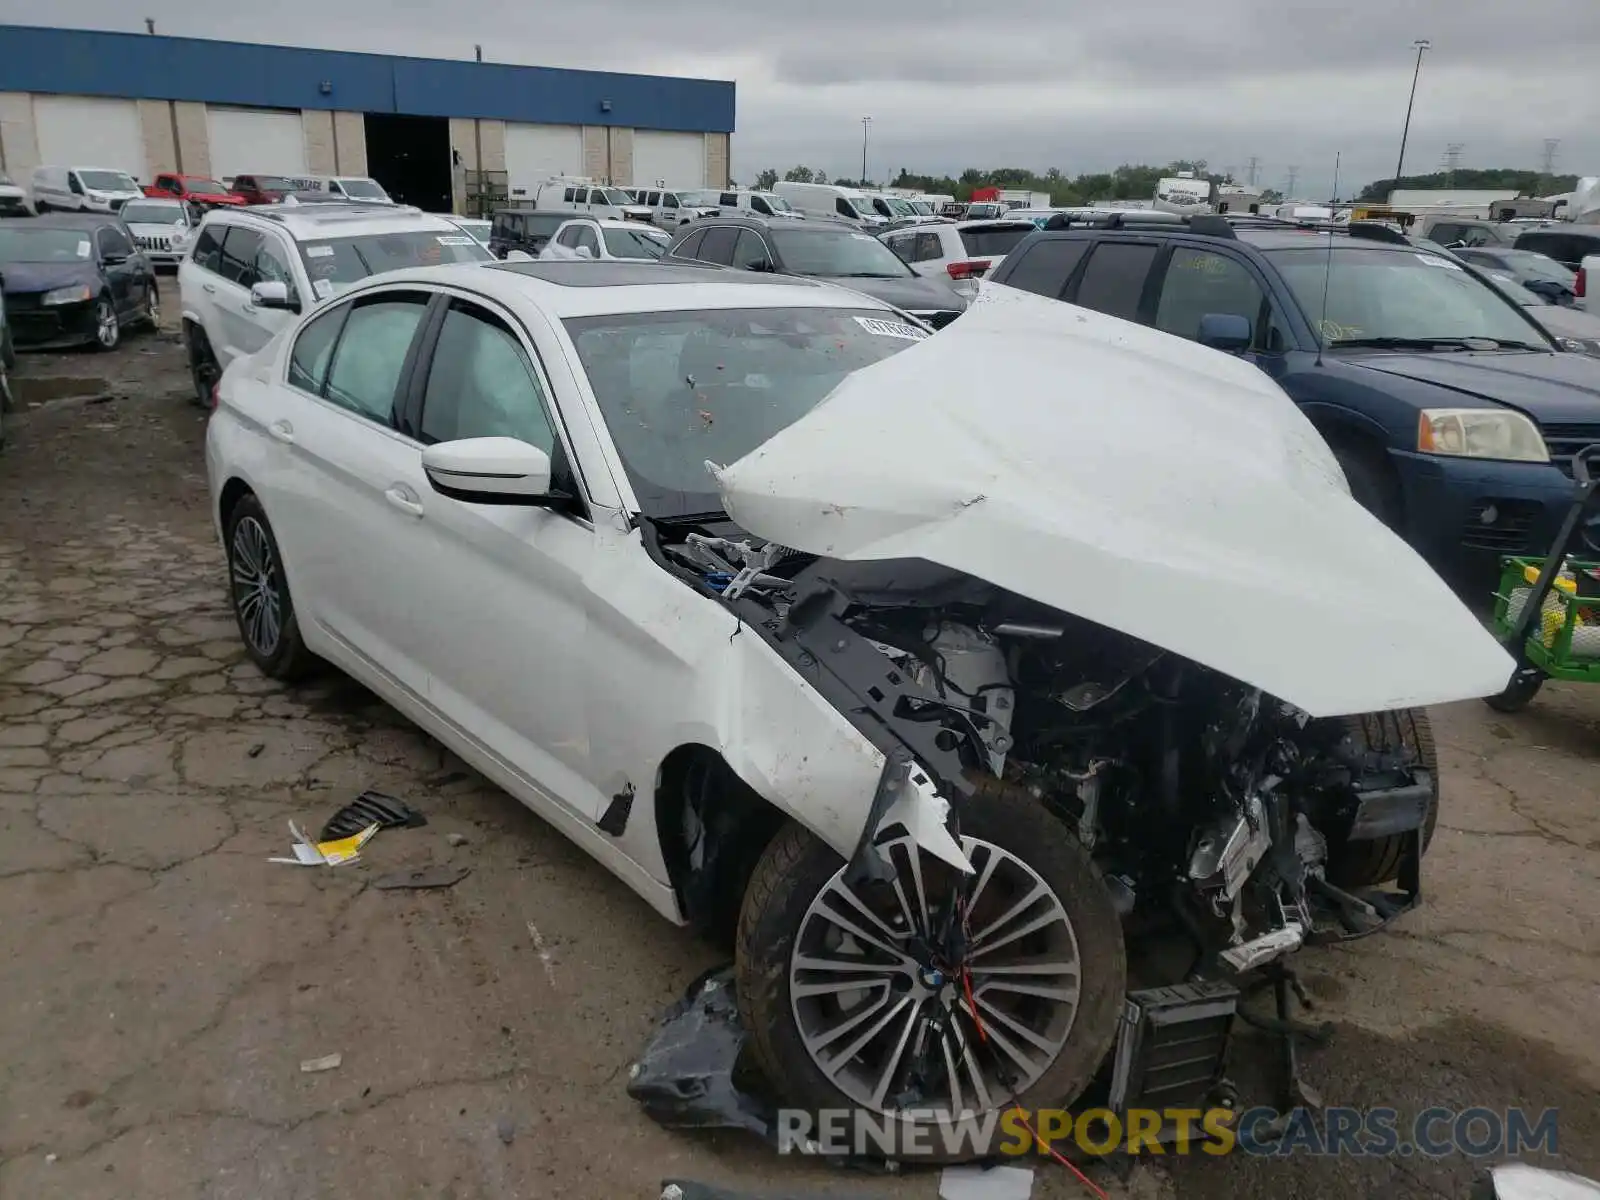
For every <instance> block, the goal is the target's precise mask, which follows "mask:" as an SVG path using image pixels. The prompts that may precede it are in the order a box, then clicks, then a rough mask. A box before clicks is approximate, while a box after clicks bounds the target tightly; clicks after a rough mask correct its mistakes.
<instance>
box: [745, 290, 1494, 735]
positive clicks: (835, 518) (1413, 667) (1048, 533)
mask: <svg viewBox="0 0 1600 1200" xmlns="http://www.w3.org/2000/svg"><path fill="white" fill-rule="evenodd" d="M716 476H717V480H718V484H719V487H720V489H721V492H722V497H723V501H724V503H725V505H726V507H727V511H728V513H729V514H730V516H732V517H733V519H734V520H735V521H736V522H738V524H739V525H740V526H741V527H743V528H745V529H747V530H749V531H750V532H752V533H754V534H756V535H758V536H760V537H764V538H768V539H770V540H773V541H777V542H781V543H782V544H784V545H786V546H791V547H794V548H795V549H797V550H804V551H807V552H809V553H812V554H817V555H821V556H824V557H830V558H839V559H848V560H852V561H867V560H886V559H905V558H922V559H927V560H929V561H931V562H935V563H939V564H941V565H943V566H946V567H949V568H952V569H954V570H958V571H963V572H966V573H968V574H970V575H974V576H977V577H978V578H980V579H984V580H987V581H988V582H990V583H993V584H995V585H997V586H999V587H1002V588H1006V589H1008V590H1010V591H1012V592H1016V593H1018V594H1020V595H1023V596H1027V597H1029V598H1031V599H1033V600H1037V601H1039V602H1040V603H1043V604H1047V605H1050V606H1051V607H1053V608H1057V609H1060V610H1062V611H1065V612H1068V613H1072V614H1074V615H1077V616H1080V617H1085V618H1088V619H1089V620H1092V621H1097V622H1099V623H1101V624H1103V625H1107V626H1109V627H1111V628H1113V629H1118V630H1121V631H1122V632H1124V633H1128V634H1131V635H1133V636H1135V637H1139V638H1143V639H1144V640H1146V641H1149V642H1151V643H1153V644H1155V645H1157V646H1161V647H1163V648H1165V649H1167V650H1170V651H1172V652H1174V653H1177V654H1181V655H1184V656H1186V657H1188V658H1191V659H1193V660H1195V661H1196V662H1199V663H1202V664H1204V665H1206V666H1208V667H1211V668H1213V669H1215V670H1218V671H1221V672H1223V673H1224V674H1227V675H1231V676H1233V677H1235V678H1237V679H1240V680H1242V681H1244V682H1246V683H1249V684H1251V685H1253V686H1255V687H1259V688H1261V689H1263V690H1264V691H1266V692H1269V693H1271V694H1272V695H1275V696H1277V697H1279V698H1281V699H1283V700H1286V701H1288V702H1289V703H1291V704H1294V705H1296V706H1297V707H1299V708H1301V709H1304V710H1305V711H1306V712H1308V713H1310V714H1311V715H1312V716H1334V715H1340V714H1345V713H1355V712H1366V711H1373V710H1381V709H1390V708H1404V707H1409V706H1411V705H1422V704H1435V703H1443V702H1446V701H1452V700H1461V699H1467V698H1470V697H1477V696H1483V695H1488V694H1491V693H1494V692H1498V691H1499V690H1501V689H1502V688H1503V687H1504V686H1505V684H1506V681H1507V680H1508V679H1509V677H1510V675H1511V670H1512V662H1511V658H1510V656H1509V655H1507V654H1506V653H1505V651H1504V650H1503V649H1501V647H1500V646H1499V645H1498V643H1496V642H1495V641H1494V639H1493V638H1492V637H1490V636H1489V634H1488V633H1487V632H1485V630H1484V629H1483V627H1482V626H1481V625H1480V624H1479V623H1478V621H1477V620H1476V619H1475V618H1474V617H1473V616H1472V615H1471V613H1469V612H1468V611H1467V609H1466V608H1465V607H1464V606H1463V605H1462V604H1461V602H1460V601H1459V600H1458V599H1457V598H1456V597H1455V595H1454V594H1453V593H1452V592H1451V591H1450V590H1449V588H1448V587H1446V585H1445V584H1444V582H1443V581H1442V580H1440V579H1439V577H1438V576H1437V575H1435V574H1434V572H1433V570H1432V569H1431V568H1430V567H1429V566H1428V565H1427V564H1426V563H1425V562H1423V561H1422V559H1421V558H1420V557H1418V555H1417V554H1416V553H1415V552H1414V551H1413V550H1412V549H1411V548H1410V547H1409V546H1407V545H1406V544H1405V543H1404V542H1403V541H1401V540H1400V539H1399V538H1398V537H1397V536H1396V535H1395V534H1393V533H1392V532H1390V531H1389V530H1388V529H1387V528H1386V527H1385V526H1383V525H1382V524H1381V523H1380V522H1379V521H1378V520H1377V519H1375V518H1374V517H1372V516H1371V515H1370V514H1369V513H1367V512H1366V510H1365V509H1363V508H1362V507H1361V506H1360V505H1359V504H1357V503H1356V502H1355V501H1354V500H1353V499H1351V497H1350V492H1349V488H1348V485H1347V484H1346V483H1345V480H1344V476H1343V473H1342V472H1341V471H1340V469H1339V466H1338V463H1337V461H1336V460H1335V459H1334V457H1333V455H1332V453H1331V452H1330V451H1329V449H1328V447H1327V445H1326V443H1325V442H1324V441H1323V440H1322V438H1321V436H1320V435H1319V434H1318V433H1317V432H1316V430H1315V429H1313V428H1312V426H1311V424H1310V422H1309V421H1307V420H1306V418H1305V416H1304V415H1303V414H1302V413H1301V412H1300V411H1299V409H1298V408H1296V407H1295V405H1294V403H1293V402H1292V401H1291V400H1290V399H1289V398H1288V396H1287V395H1285V394H1284V392H1283V391H1282V390H1281V389H1280V388H1279V387H1278V386H1277V385H1276V384H1274V383H1273V382H1272V381H1271V380H1269V379H1268V378H1267V376H1266V375H1265V374H1264V373H1262V372H1261V371H1260V370H1259V369H1257V368H1256V367H1255V366H1254V365H1252V364H1250V363H1248V362H1246V361H1244V360H1242V359H1238V358H1234V357H1231V356H1229V355H1225V354H1221V353H1218V352H1216V351H1213V350H1208V349H1206V348H1204V347H1201V346H1198V345H1195V344H1194V343H1191V342H1187V341H1184V340H1183V339H1180V338H1176V337H1171V336H1168V335H1166V334H1162V333H1158V332H1156V331H1154V330H1150V329H1146V328H1143V327H1141V326H1138V325H1134V324H1131V323H1129V322H1126V321H1119V320H1116V319H1114V318H1111V317H1106V316H1102V315H1101V314H1098V313H1094V312H1091V311H1089V310H1086V309H1081V308H1078V307H1075V306H1073V305H1069V304H1062V303H1059V302H1057V301H1053V300H1045V299H1042V298H1040V297H1037V296H1033V295H1030V294H1028V293H1024V292H1019V291H1016V290H1014V289H1011V288H1005V287H998V286H995V285H992V284H987V285H984V286H983V288H982V290H981V291H980V294H979V296H978V298H977V300H976V301H975V302H974V304H973V306H972V307H971V308H970V309H969V310H968V311H967V314H966V315H965V316H963V317H962V318H961V319H960V320H958V321H956V322H955V323H954V324H952V325H951V326H950V327H949V328H948V329H946V330H944V331H943V332H941V333H939V334H938V335H937V336H935V337H932V338H929V339H927V340H925V341H922V342H918V343H917V344H915V345H913V346H911V347H909V348H908V349H906V350H904V351H902V352H901V353H899V354H896V355H894V356H892V357H890V358H887V359H885V360H883V361H881V362H879V363H875V364H874V365H872V366H870V367H868V368H866V369H864V370H862V371H858V372H856V373H855V374H853V375H851V376H849V377H848V378H847V379H845V380H844V382H843V383H841V384H840V385H839V387H838V388H836V389H835V390H834V392H833V393H832V394H831V395H829V396H828V398H827V399H826V400H824V401H823V402H822V403H821V404H820V405H818V406H817V407H816V408H815V409H814V410H812V411H811V412H810V413H809V414H807V415H806V416H805V417H803V418H801V419H800V420H799V421H797V422H795V424H793V425H791V426H790V427H788V428H787V429H785V430H783V431H782V432H781V433H779V434H778V435H777V436H775V437H773V438H772V439H771V440H769V441H767V442H766V443H764V444H763V445H762V446H760V447H758V448H757V449H755V450H754V451H752V452H751V453H749V454H747V455H746V456H745V457H744V458H742V459H740V460H739V461H737V462H735V463H732V464H730V465H728V466H726V467H724V468H721V469H719V470H717V471H716Z"/></svg>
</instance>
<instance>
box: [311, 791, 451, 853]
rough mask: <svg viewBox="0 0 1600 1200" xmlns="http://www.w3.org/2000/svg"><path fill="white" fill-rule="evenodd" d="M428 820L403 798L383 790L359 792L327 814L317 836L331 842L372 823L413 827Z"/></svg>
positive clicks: (381, 826) (392, 827)
mask: <svg viewBox="0 0 1600 1200" xmlns="http://www.w3.org/2000/svg"><path fill="white" fill-rule="evenodd" d="M427 823H428V818H427V817H425V816H423V815H422V814H421V813H419V812H418V811H417V810H416V809H414V808H412V807H411V806H410V805H408V804H407V803H406V802H405V801H404V800H400V799H397V798H396V797H394V796H389V795H386V794H384V793H383V792H362V793H361V795H359V796H357V797H356V798H355V799H354V800H352V801H350V803H349V804H346V805H345V806H344V807H343V808H341V809H340V810H339V811H338V812H336V813H334V814H333V816H331V817H329V818H328V823H327V824H326V825H324V826H323V827H322V833H321V834H320V835H318V837H317V840H318V841H319V842H333V841H337V840H338V839H340V838H347V837H354V836H355V835H356V834H358V833H360V832H361V831H362V830H363V829H366V828H368V827H369V826H372V825H376V826H378V827H379V828H380V829H416V828H418V827H420V826H422V825H426V824H427Z"/></svg>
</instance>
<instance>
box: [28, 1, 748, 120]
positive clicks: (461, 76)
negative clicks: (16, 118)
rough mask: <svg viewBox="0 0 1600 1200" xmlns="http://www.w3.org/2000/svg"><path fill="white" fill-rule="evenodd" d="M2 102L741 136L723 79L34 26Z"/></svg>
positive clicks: (728, 85)
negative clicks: (107, 102) (104, 101)
mask: <svg viewBox="0 0 1600 1200" xmlns="http://www.w3.org/2000/svg"><path fill="white" fill-rule="evenodd" d="M324 84H326V85H328V86H329V89H330V90H329V91H328V92H327V93H326V94H325V93H324V92H323V85H324ZM0 91H5V92H45V93H56V94H60V95H69V96H123V97H128V98H131V99H150V100H194V101H200V102H202V103H208V104H237V105H241V106H247V107H252V108H301V109H305V108H310V109H339V110H343V111H348V112H399V113H409V114H413V115H416V116H427V117H484V118H490V119H494V120H503V121H527V122H532V123H535V124H550V125H618V126H625V127H634V128H639V129H665V130H681V131H685V132H691V133H701V132H720V133H731V132H732V131H733V117H734V85H733V84H732V83H731V82H726V81H723V80H716V79H674V78H669V77H666V76H661V75H622V74H616V73H613V72H607V71H574V70H567V69H565V68H558V67H520V66H509V65H506V64H503V63H478V62H461V61H452V60H447V59H433V58H402V57H397V56H390V55H382V54H356V53H351V52H347V51H342V50H307V49H300V48H297V47H292V46H261V45H252V44H248V43H244V42H218V41H210V40H207V39H203V38H181V37H163V36H160V35H148V34H137V33H110V32H103V31H99V30H81V29H48V28H44V27H41V26H31V25H0ZM606 101H609V102H610V106H611V107H610V111H603V109H602V104H603V103H604V102H606Z"/></svg>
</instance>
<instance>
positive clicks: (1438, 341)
mask: <svg viewBox="0 0 1600 1200" xmlns="http://www.w3.org/2000/svg"><path fill="white" fill-rule="evenodd" d="M1078 220H1079V219H1078V218H1066V217H1056V218H1053V219H1052V221H1051V222H1050V224H1048V225H1047V226H1046V227H1045V228H1044V229H1042V230H1041V231H1039V232H1038V233H1034V234H1030V235H1029V236H1028V237H1027V238H1026V239H1025V240H1023V241H1022V242H1021V243H1020V244H1018V245H1017V247H1016V248H1015V249H1013V250H1012V251H1011V253H1009V254H1007V255H1006V257H1005V259H1004V260H1003V261H1002V262H1001V263H1000V265H999V267H998V268H997V269H996V270H995V271H993V272H992V273H991V275H990V276H989V279H990V280H991V281H992V282H993V283H1000V284H1006V285H1008V286H1010V287H1015V288H1021V289H1023V290H1025V291H1030V292H1035V293H1037V294H1039V295H1042V296H1049V297H1052V298H1055V299H1059V300H1066V301H1070V302H1072V303H1074V304H1081V305H1083V306H1084V307H1086V308H1092V309H1096V310H1098V311H1100V312H1104V313H1109V314H1110V315H1112V316H1116V317H1122V318H1124V319H1126V320H1130V321H1137V322H1139V323H1140V324H1143V325H1150V326H1154V327H1155V328H1157V329H1162V330H1165V331H1167V332H1168V333H1173V334H1177V335H1178V336H1180V337H1186V338H1190V339H1193V340H1198V341H1201V342H1203V343H1205V344H1208V345H1213V346H1215V347H1216V348H1217V349H1220V350H1227V351H1232V352H1235V353H1241V354H1246V355H1248V356H1249V357H1250V358H1252V359H1253V360H1254V361H1255V363H1256V364H1257V365H1258V366H1260V368H1261V369H1262V370H1263V371H1265V372H1266V373H1267V374H1268V375H1270V376H1271V377H1272V378H1273V379H1274V380H1276V381H1277V382H1278V384H1279V385H1280V386H1281V387H1282V388H1283V389H1284V391H1286V392H1287V393H1288V394H1289V396H1290V397H1291V398H1292V399H1293V400H1294V401H1295V402H1296V403H1297V404H1299V406H1300V408H1301V410H1302V411H1303V412H1305V414H1306V415H1307V416H1308V417H1309V418H1310V419H1311V421H1312V423H1313V424H1315V425H1316V426H1317V428H1318V429H1319V430H1320V431H1321V432H1322V435H1323V436H1324V437H1325V438H1326V439H1327V440H1328V443H1329V445H1330V446H1331V447H1332V448H1333V451H1334V453H1335V454H1336V455H1337V456H1338V458H1339V461H1340V463H1341V464H1342V465H1343V467H1344V471H1345V476H1346V478H1348V479H1349V481H1350V490H1351V492H1352V493H1353V494H1354V495H1355V497H1356V499H1357V500H1359V501H1360V502H1361V503H1362V504H1364V505H1365V506H1366V507H1367V508H1368V509H1370V510H1371V511H1372V512H1374V513H1376V514H1377V515H1378V516H1379V517H1380V518H1382V519H1383V520H1384V521H1385V522H1386V523H1387V524H1389V525H1390V527H1391V528H1393V529H1395V530H1397V531H1398V532H1400V533H1401V535H1402V536H1404V537H1405V538H1406V539H1407V540H1408V541H1409V542H1410V543H1411V544H1412V545H1413V546H1414V547H1416V549H1417V550H1418V551H1419V552H1420V553H1421V554H1422V555H1423V556H1424V557H1425V558H1426V559H1427V560H1428V561H1429V562H1430V563H1432V564H1433V566H1434V568H1435V569H1436V570H1437V571H1438V572H1439V573H1440V574H1441V575H1442V576H1444V577H1445V578H1446V579H1447V580H1449V581H1450V582H1451V583H1452V584H1454V585H1455V586H1456V587H1457V588H1458V589H1460V590H1462V592H1463V594H1467V595H1470V594H1473V593H1475V594H1476V596H1477V597H1483V596H1484V595H1485V594H1486V590H1487V589H1489V588H1491V587H1492V586H1493V583H1494V580H1495V567H1496V563H1497V561H1498V559H1499V557H1500V556H1501V555H1503V554H1521V553H1542V552H1543V551H1544V550H1545V549H1546V548H1547V547H1548V545H1549V543H1550V541H1551V540H1552V539H1553V538H1554V536H1555V533H1556V528H1557V525H1558V524H1559V522H1560V519H1561V517H1562V515H1563V513H1564V512H1565V511H1566V509H1567V508H1568V507H1569V505H1570V503H1571V498H1572V486H1573V485H1572V457H1573V455H1574V454H1575V453H1576V452H1578V451H1579V450H1581V449H1582V448H1584V447H1586V446H1589V445H1592V444H1594V443H1597V442H1600V359H1596V358H1593V357H1589V356H1587V355H1582V354H1573V353H1567V352H1564V351H1560V350H1558V349H1557V347H1556V346H1555V345H1554V343H1552V342H1551V341H1550V339H1549V338H1548V337H1547V336H1546V335H1545V333H1544V332H1543V331H1542V330H1541V329H1540V328H1539V327H1538V326H1537V325H1535V324H1534V323H1533V322H1532V321H1531V320H1529V319H1528V317H1527V316H1525V315H1524V313H1523V311H1522V310H1521V309H1520V308H1519V307H1518V306H1517V305H1515V304H1513V303H1511V302H1510V301H1509V300H1508V299H1507V298H1506V297H1505V296H1504V295H1502V294H1501V293H1500V291H1499V290H1498V289H1496V288H1494V287H1492V286H1490V285H1489V284H1487V283H1485V282H1484V281H1483V280H1482V279H1480V278H1479V277H1478V275H1477V274H1476V273H1475V272H1474V271H1473V270H1472V269H1471V268H1470V267H1467V266H1464V265H1463V264H1462V263H1461V262H1459V261H1458V260H1456V259H1454V258H1453V257H1451V256H1449V255H1447V254H1443V253H1438V252H1435V251H1432V250H1429V249H1427V248H1425V247H1422V246H1418V245H1416V244H1415V243H1412V242H1408V241H1407V239H1406V238H1405V237H1404V236H1403V235H1401V234H1399V233H1397V232H1392V231H1390V230H1388V229H1386V228H1383V227H1381V226H1362V225H1360V224H1359V223H1357V224H1353V225H1351V226H1350V227H1348V228H1344V227H1337V226H1333V227H1330V226H1317V227H1298V226H1295V225H1293V224H1290V223H1286V222H1278V221H1271V220H1267V219H1261V218H1246V219H1242V220H1238V221H1234V220H1230V219H1224V218H1222V217H1217V216H1202V217H1196V218H1190V219H1188V220H1187V221H1177V220H1172V219H1167V220H1162V219H1159V216H1158V215H1155V214H1152V215H1151V216H1148V217H1141V216H1138V215H1130V216H1124V215H1122V214H1115V215H1112V216H1109V217H1108V216H1103V215H1102V216H1099V217H1091V218H1088V219H1087V220H1088V223H1086V224H1079V223H1078ZM1595 465H1596V466H1597V467H1600V463H1596V464H1595ZM1589 519H1590V521H1591V523H1593V524H1595V525H1597V526H1600V516H1597V515H1594V514H1591V516H1590V518H1589ZM1591 532H1592V533H1593V534H1600V528H1597V529H1594V530H1592V531H1591ZM1374 586H1381V581H1374Z"/></svg>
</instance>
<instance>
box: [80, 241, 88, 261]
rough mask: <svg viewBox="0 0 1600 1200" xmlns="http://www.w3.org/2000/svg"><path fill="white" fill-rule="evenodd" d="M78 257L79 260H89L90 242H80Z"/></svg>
mask: <svg viewBox="0 0 1600 1200" xmlns="http://www.w3.org/2000/svg"><path fill="white" fill-rule="evenodd" d="M78 257H79V258H88V257H89V243H88V242H79V243H78Z"/></svg>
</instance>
